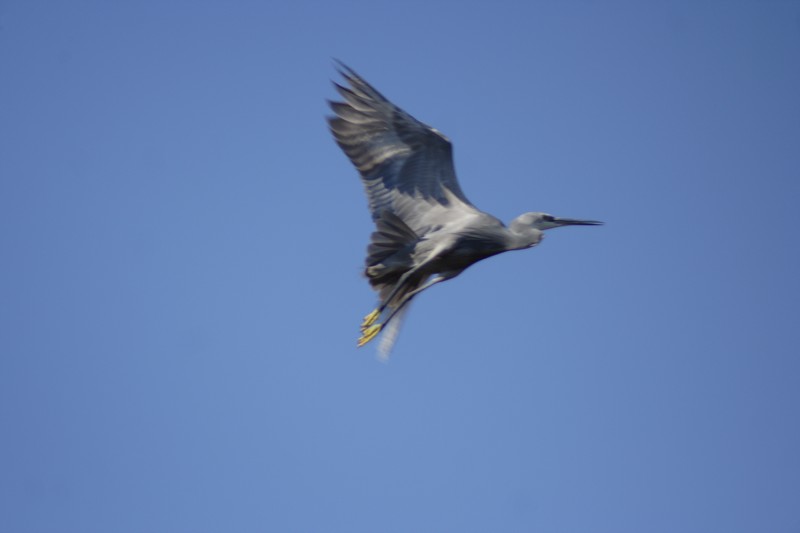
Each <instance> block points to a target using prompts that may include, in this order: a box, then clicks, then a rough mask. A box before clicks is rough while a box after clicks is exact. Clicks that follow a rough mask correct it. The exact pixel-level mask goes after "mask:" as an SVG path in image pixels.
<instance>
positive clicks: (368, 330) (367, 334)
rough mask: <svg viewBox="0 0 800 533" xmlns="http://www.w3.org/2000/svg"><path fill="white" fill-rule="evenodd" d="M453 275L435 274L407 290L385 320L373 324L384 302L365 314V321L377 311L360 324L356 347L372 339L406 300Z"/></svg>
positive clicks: (383, 306)
mask: <svg viewBox="0 0 800 533" xmlns="http://www.w3.org/2000/svg"><path fill="white" fill-rule="evenodd" d="M453 276H455V274H452V275H441V274H440V275H437V276H436V277H434V278H432V279H431V280H429V281H428V282H427V283H425V284H424V285H423V286H422V287H417V288H416V289H414V290H413V291H411V292H409V293H408V294H406V295H405V296H403V298H402V299H401V300H400V301H399V302H398V304H397V307H394V308H393V309H392V312H391V313H389V316H387V317H386V320H385V321H383V322H382V323H380V324H374V322H375V320H376V319H377V318H378V317H379V316H380V315H381V313H382V312H383V309H384V308H385V307H386V303H384V304H382V305H381V306H380V307H378V309H376V310H375V311H373V312H372V313H370V314H369V315H367V317H366V318H365V319H364V321H365V322H366V320H367V319H368V318H370V317H371V316H372V315H373V314H376V313H377V314H376V316H375V317H374V318H373V320H372V322H370V323H369V324H366V325H364V324H362V325H361V337H360V338H359V339H358V347H359V348H360V347H362V346H364V345H365V344H367V343H368V342H369V341H371V340H372V339H374V338H375V336H376V335H377V334H378V333H380V332H381V330H382V329H383V327H384V326H385V325H386V324H388V323H389V321H390V320H391V319H392V318H393V317H394V316H395V315H396V314H397V313H398V312H399V311H400V309H402V308H403V307H404V306H405V305H406V304H408V302H410V301H411V299H412V298H413V297H414V296H416V295H417V294H419V293H421V292H422V291H424V290H425V289H427V288H429V287H431V286H433V285H436V284H437V283H440V282H442V281H445V280H448V279H450V278H452V277H453ZM393 292H397V291H393ZM388 301H389V299H387V300H386V302H388Z"/></svg>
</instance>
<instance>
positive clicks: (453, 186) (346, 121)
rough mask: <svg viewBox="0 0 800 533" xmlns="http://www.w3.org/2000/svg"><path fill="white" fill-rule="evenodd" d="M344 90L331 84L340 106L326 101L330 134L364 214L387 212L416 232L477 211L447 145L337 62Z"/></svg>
mask: <svg viewBox="0 0 800 533" xmlns="http://www.w3.org/2000/svg"><path fill="white" fill-rule="evenodd" d="M339 72H340V74H341V75H342V77H343V78H344V79H345V80H346V81H347V83H348V84H349V87H345V86H342V85H339V84H338V83H334V85H335V87H336V90H337V91H338V92H339V94H340V95H341V96H342V98H343V99H344V101H343V102H329V104H330V107H331V109H332V110H333V112H334V113H335V116H332V117H329V118H328V123H329V125H330V129H331V132H332V133H333V136H334V138H335V139H336V142H337V143H338V144H339V146H340V147H341V148H342V150H343V151H344V153H345V154H346V155H347V157H348V158H349V159H350V161H351V162H352V163H353V165H354V166H355V167H356V168H357V169H358V171H359V173H360V174H361V179H362V182H363V184H364V188H365V191H366V193H367V199H368V201H369V208H370V212H371V213H372V217H373V219H374V220H375V219H377V218H378V217H379V216H380V213H381V212H383V211H387V210H388V211H389V212H391V213H393V214H395V215H397V216H398V217H400V219H401V220H403V221H404V222H405V223H406V224H408V226H409V227H410V228H411V229H412V230H414V231H415V232H416V233H417V234H420V235H423V234H424V233H425V232H426V230H427V229H428V228H430V227H432V226H434V225H441V224H442V223H443V222H444V221H447V220H452V219H455V218H459V217H461V216H474V215H475V214H479V213H480V211H478V209H477V208H476V207H475V206H473V205H472V204H471V203H470V202H469V200H467V198H466V196H464V193H463V192H462V190H461V187H460V185H459V184H458V180H457V178H456V173H455V169H454V167H453V149H452V145H451V143H450V141H449V140H448V139H447V137H445V136H444V135H442V134H441V133H439V132H438V131H436V130H435V129H434V128H431V127H430V126H428V125H426V124H423V123H422V122H420V121H418V120H417V119H415V118H414V117H412V116H411V115H409V114H408V113H406V112H405V111H403V110H402V109H400V108H399V107H397V106H396V105H394V104H392V103H391V102H390V101H389V100H388V99H386V98H385V97H384V96H383V95H382V94H381V93H379V92H378V91H377V90H376V89H375V88H374V87H372V86H371V85H370V84H369V83H367V82H366V81H364V80H363V79H362V78H361V77H360V76H359V75H358V74H356V73H355V72H354V71H353V70H352V69H350V68H348V67H347V66H345V65H344V64H341V69H340V71H339Z"/></svg>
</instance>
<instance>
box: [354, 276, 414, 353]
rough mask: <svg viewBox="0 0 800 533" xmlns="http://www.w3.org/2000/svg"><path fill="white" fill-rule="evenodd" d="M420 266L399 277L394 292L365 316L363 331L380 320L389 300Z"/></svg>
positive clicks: (362, 325)
mask: <svg viewBox="0 0 800 533" xmlns="http://www.w3.org/2000/svg"><path fill="white" fill-rule="evenodd" d="M420 266H421V265H420ZM418 268H419V267H417V268H412V269H411V270H409V271H408V272H405V273H404V274H403V275H402V276H400V279H398V280H397V283H395V285H394V287H393V288H392V292H390V293H389V296H387V297H386V298H384V299H383V301H382V302H381V303H380V304H379V305H378V307H376V308H375V309H374V310H373V311H372V312H371V313H370V314H368V315H367V316H365V317H364V320H363V321H362V322H361V333H365V332H366V331H367V329H368V328H369V327H370V326H372V325H373V324H374V323H375V321H376V320H378V318H379V317H380V316H381V314H382V313H383V311H384V310H385V309H386V306H387V305H389V302H391V301H392V298H394V297H395V295H396V294H397V291H399V290H400V288H401V287H402V286H403V285H404V284H405V282H406V280H408V277H409V276H410V275H411V274H413V273H414V271H416V270H417V269H418ZM378 331H380V330H378ZM375 335H377V331H376V332H375V333H373V335H372V336H371V337H370V339H371V338H372V337H374V336H375ZM361 338H362V339H363V338H364V336H363V335H362V337H361ZM367 342H369V339H367V340H365V341H364V344H365V343H367ZM359 346H363V344H362V343H361V341H360V340H359Z"/></svg>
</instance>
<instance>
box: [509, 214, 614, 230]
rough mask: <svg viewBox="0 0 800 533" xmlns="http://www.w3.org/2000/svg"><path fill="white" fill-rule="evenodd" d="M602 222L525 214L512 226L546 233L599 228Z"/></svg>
mask: <svg viewBox="0 0 800 533" xmlns="http://www.w3.org/2000/svg"><path fill="white" fill-rule="evenodd" d="M600 224H602V222H598V221H596V220H578V219H575V218H561V217H555V216H553V215H548V214H547V213H525V214H523V215H520V216H518V217H517V218H516V219H515V220H514V221H513V222H512V225H514V226H517V227H520V226H522V227H524V226H527V227H532V228H535V229H538V230H539V231H544V230H548V229H553V228H560V227H562V226H599V225H600Z"/></svg>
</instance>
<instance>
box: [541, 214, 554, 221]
mask: <svg viewBox="0 0 800 533" xmlns="http://www.w3.org/2000/svg"><path fill="white" fill-rule="evenodd" d="M542 220H544V221H545V222H553V221H554V220H555V217H553V215H542Z"/></svg>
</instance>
